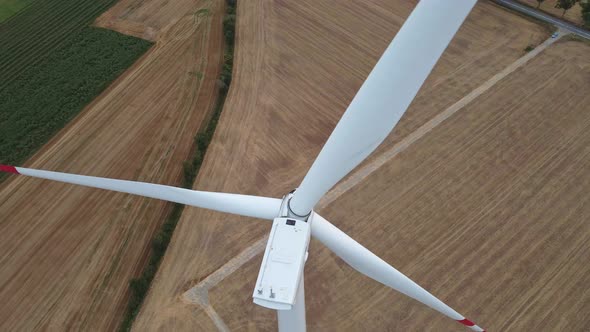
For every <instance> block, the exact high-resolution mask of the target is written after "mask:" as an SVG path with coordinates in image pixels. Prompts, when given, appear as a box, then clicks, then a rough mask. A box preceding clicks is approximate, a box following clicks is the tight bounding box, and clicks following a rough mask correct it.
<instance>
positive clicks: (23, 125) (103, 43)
mask: <svg viewBox="0 0 590 332" xmlns="http://www.w3.org/2000/svg"><path fill="white" fill-rule="evenodd" d="M150 46H151V43H149V42H147V41H145V40H142V39H138V38H134V37H129V36H125V35H121V34H119V33H117V32H114V31H110V30H106V29H99V28H92V27H85V28H82V29H81V30H80V31H79V32H78V33H77V34H76V36H75V37H74V38H70V39H68V40H67V42H66V43H65V44H63V45H62V46H60V47H59V48H57V49H56V50H54V51H53V52H51V53H50V54H48V55H47V56H46V57H44V58H43V59H42V60H41V61H39V62H37V63H36V64H35V65H32V66H31V67H29V68H27V69H26V70H24V71H23V72H22V73H21V74H20V75H18V76H17V77H16V78H15V79H14V80H13V81H12V83H11V84H10V85H8V86H6V87H5V88H4V89H1V90H0V163H9V164H15V163H16V164H19V163H21V162H23V161H24V160H25V159H26V158H27V157H29V156H30V155H31V154H32V153H33V152H34V151H36V150H37V149H38V148H40V147H41V146H42V145H43V144H45V142H47V140H49V139H50V138H51V137H52V136H53V135H54V134H55V133H56V132H57V131H58V130H60V129H61V128H63V126H65V125H66V124H67V123H68V122H69V121H70V120H71V119H72V118H73V117H74V116H75V115H76V114H78V113H79V112H80V111H81V110H82V109H83V108H84V106H86V104H88V103H89V102H90V101H92V100H93V99H94V98H95V97H96V96H97V95H98V94H100V92H101V91H103V90H104V89H105V88H106V87H107V86H108V84H109V83H110V82H112V81H113V80H114V79H116V78H117V76H119V75H120V74H121V73H122V72H123V71H124V70H125V69H126V68H127V67H129V66H131V64H133V62H134V61H135V60H136V59H137V58H138V57H139V56H140V55H141V54H143V53H144V52H145V51H146V50H147V49H148V48H149V47H150Z"/></svg>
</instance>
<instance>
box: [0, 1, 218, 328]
mask: <svg viewBox="0 0 590 332" xmlns="http://www.w3.org/2000/svg"><path fill="white" fill-rule="evenodd" d="M192 5H193V7H192V9H194V10H198V9H200V8H210V13H211V15H208V16H202V17H199V18H197V19H195V18H193V15H192V14H191V13H190V12H186V11H185V12H181V11H177V12H176V15H177V16H176V17H174V18H170V21H171V22H172V23H170V24H171V25H170V26H166V27H165V28H166V31H169V34H162V35H161V36H160V38H159V40H158V42H157V44H156V45H155V46H154V47H153V48H152V49H151V50H150V51H149V52H148V53H147V54H146V55H144V56H143V57H142V58H141V60H140V61H138V62H137V63H136V64H135V65H134V66H133V67H132V68H130V69H129V70H128V71H127V72H126V73H125V74H124V75H123V76H122V77H120V78H119V79H118V80H117V81H116V82H115V83H114V84H113V85H111V86H110V87H109V89H107V91H105V92H104V93H103V94H102V95H101V96H100V97H99V98H98V99H96V100H95V101H94V102H93V103H92V104H91V105H90V106H89V107H88V108H87V109H86V110H85V111H83V112H82V114H81V115H79V116H78V117H77V118H76V119H74V121H73V122H72V123H70V124H69V125H68V126H67V127H66V128H65V129H64V130H62V131H61V132H60V133H59V134H58V135H57V136H56V137H55V138H54V139H53V140H52V141H51V142H50V143H49V144H47V145H46V146H45V147H44V148H43V149H42V150H41V151H40V152H39V153H37V154H36V155H35V156H34V157H33V158H32V159H31V160H30V161H28V162H27V163H26V164H25V166H26V167H32V168H42V169H48V170H56V171H64V172H72V173H79V174H87V175H94V176H105V177H113V178H122V179H129V180H138V181H147V182H154V183H162V184H173V185H178V184H179V182H180V179H181V174H182V162H183V161H184V160H185V159H186V158H187V157H188V152H189V149H190V147H191V145H192V142H193V137H194V135H195V133H196V132H197V129H198V128H199V127H200V126H201V124H202V123H203V120H204V119H206V117H207V115H208V114H209V113H210V111H212V109H213V104H214V102H215V100H216V94H217V93H216V92H217V88H216V80H217V77H218V75H219V71H220V65H221V62H222V60H223V57H222V48H223V35H222V31H221V28H222V14H223V1H221V0H219V1H213V2H211V1H206V0H203V1H193V2H192ZM146 15H147V14H146ZM151 15H153V16H157V15H159V12H158V11H157V10H154V11H153V12H152V13H151ZM169 207H170V206H169V204H166V203H164V202H160V201H156V200H150V199H144V198H138V197H134V196H130V195H124V194H117V193H111V192H106V191H101V190H95V189H88V188H81V187H75V186H70V185H66V184H60V183H54V182H49V181H41V180H38V179H32V178H26V177H18V178H17V177H13V178H9V179H8V180H6V181H5V182H4V183H3V184H2V185H0V230H1V232H0V252H1V253H2V254H1V255H0V265H1V266H2V269H1V270H0V300H1V301H2V303H3V305H2V306H1V307H0V330H3V331H29V330H67V329H73V330H109V331H112V330H115V329H116V328H117V327H118V325H119V323H120V320H121V317H122V315H123V314H124V313H125V307H126V302H127V294H128V281H129V279H131V278H132V277H134V276H136V275H137V274H138V273H139V271H140V269H141V268H142V267H143V261H144V260H145V258H146V257H147V254H148V253H149V250H150V240H151V236H152V234H153V232H154V230H155V229H156V228H157V227H158V226H159V225H160V223H161V222H162V221H163V219H164V217H165V215H166V212H167V211H168V210H169Z"/></svg>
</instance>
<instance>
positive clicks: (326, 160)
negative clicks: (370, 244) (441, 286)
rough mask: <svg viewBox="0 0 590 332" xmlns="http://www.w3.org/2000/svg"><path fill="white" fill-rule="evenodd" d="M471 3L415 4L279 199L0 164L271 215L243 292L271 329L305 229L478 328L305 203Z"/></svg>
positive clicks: (298, 285) (284, 324)
mask: <svg viewBox="0 0 590 332" xmlns="http://www.w3.org/2000/svg"><path fill="white" fill-rule="evenodd" d="M475 2H476V0H456V1H448V0H422V1H420V2H419V3H418V5H417V6H416V8H415V9H414V10H413V12H412V13H411V15H410V16H409V17H408V19H407V20H406V22H405V23H404V25H403V26H402V28H401V29H400V31H399V32H398V33H397V35H396V36H395V38H394V39H393V41H392V42H391V44H390V45H389V47H388V48H387V49H386V50H385V52H384V54H383V55H382V57H381V58H380V59H379V61H378V62H377V64H376V65H375V67H374V68H373V70H372V71H371V73H370V74H369V76H368V77H367V79H366V81H365V82H364V83H363V85H362V86H361V88H360V90H359V91H358V93H357V94H356V96H355V97H354V99H353V100H352V102H351V104H350V105H349V107H348V109H347V110H346V112H345V113H344V115H343V116H342V119H341V120H340V122H339V123H338V124H337V126H336V128H335V129H334V131H333V132H332V134H331V135H330V137H329V139H328V141H327V142H326V144H325V145H324V147H323V148H322V150H321V151H320V154H319V155H318V157H317V159H316V160H315V161H314V163H313V165H312V166H311V168H310V170H309V172H308V173H307V175H306V176H305V178H304V179H303V182H302V183H301V185H300V186H299V188H297V189H296V190H294V191H292V192H291V193H289V194H287V195H285V196H284V197H283V198H282V199H276V198H267V197H259V196H248V195H237V194H227V193H217V192H205V191H195V190H189V189H183V188H176V187H171V186H165V185H159V184H151V183H144V182H134V181H124V180H115V179H107V178H99V177H92V176H83V175H75V174H67V173H58V172H50V171H43V170H35V169H29V168H23V167H14V166H6V165H0V171H4V172H10V173H15V174H22V175H26V176H32V177H37V178H42V179H48V180H55V181H60V182H66V183H72V184H78V185H83V186H88V187H94V188H101V189H107V190H114V191H118V192H124V193H129V194H136V195H140V196H146V197H151V198H157V199H162V200H166V201H170V202H176V203H181V204H186V205H191V206H196V207H200V208H205V209H212V210H216V211H221V212H227V213H233V214H238V215H243V216H249V217H255V218H262V219H270V220H273V226H272V228H271V233H270V236H269V240H268V243H267V246H266V251H265V254H264V257H263V260H262V266H261V268H260V272H259V275H258V279H257V281H256V285H255V287H254V291H253V300H254V302H255V303H256V304H259V305H262V306H264V307H267V308H271V309H275V310H277V313H278V323H279V331H281V332H291V331H293V332H295V331H305V329H306V324H305V296H304V281H303V267H304V264H305V261H306V260H307V253H308V246H309V240H310V236H313V237H315V238H316V239H318V240H319V241H320V242H322V243H323V244H324V245H325V246H326V247H328V248H329V249H331V250H332V251H333V252H334V253H335V254H336V255H338V256H339V257H340V258H342V259H343V260H344V261H345V262H347V263H348V264H349V265H350V266H351V267H353V268H354V269H356V270H357V271H359V272H361V273H362V274H364V275H366V276H368V277H370V278H372V279H374V280H376V281H378V282H380V283H382V284H384V285H386V286H389V287H391V288H393V289H395V290H397V291H399V292H401V293H403V294H405V295H407V296H409V297H411V298H413V299H415V300H417V301H420V302H422V303H424V304H426V305H427V306H429V307H431V308H432V309H434V310H436V311H438V312H440V313H442V314H443V315H446V316H448V317H450V318H451V319H454V320H456V321H458V322H459V323H462V324H463V325H466V326H468V327H469V328H470V329H471V330H473V331H484V330H483V329H482V328H480V327H479V326H477V325H475V324H474V323H473V322H471V321H470V320H468V319H466V318H465V317H464V316H462V315H461V314H459V313H458V312H457V311H455V310H453V309H452V308H451V307H449V306H447V305H446V304H445V303H443V302H442V301H440V300H439V299H437V298H436V297H435V296H433V295H432V294H430V293H429V292H427V291H426V290H424V289H423V288H422V287H420V286H419V285H417V284H416V283H415V282H413V281H412V280H410V279H409V278H408V277H406V276H405V275H403V274H402V273H401V272H399V271H398V270H396V269H395V268H394V267H392V266H391V265H389V264H388V263H387V262H385V261H383V260H382V259H380V258H379V257H378V256H376V255H375V254H373V253H372V252H370V251H369V250H368V249H366V248H365V247H363V246H362V245H361V244H359V243H358V242H356V241H355V240H353V239H352V238H350V237H349V236H348V235H346V234H345V233H344V232H342V231H341V230H340V229H338V228H337V227H336V226H334V225H332V224H331V223H330V222H328V221H327V220H326V219H324V218H323V217H322V216H320V215H319V214H317V213H315V212H314V211H313V207H314V206H315V205H316V203H317V202H318V201H319V200H320V198H321V197H322V196H323V195H324V194H325V193H326V192H327V191H328V190H329V189H330V188H331V187H332V186H334V185H335V184H336V183H337V182H338V181H339V180H340V179H342V178H343V177H344V176H346V174H348V173H349V172H350V171H351V170H352V169H353V168H355V167H356V166H357V165H358V164H360V163H361V162H362V161H363V160H364V159H365V158H366V157H367V156H368V155H369V154H370V153H371V152H373V151H374V150H375V149H376V148H377V146H378V145H380V144H381V143H382V142H383V140H384V139H385V138H386V137H387V135H389V133H390V132H391V130H392V129H393V127H394V126H395V125H396V124H397V122H398V121H399V119H400V118H401V117H402V115H403V114H404V112H405V111H406V109H407V108H408V106H409V105H410V103H411V101H412V100H413V99H414V97H415V95H416V93H417V92H418V90H419V89H420V87H421V86H422V84H423V83H424V81H425V80H426V78H427V76H428V75H429V74H430V72H431V70H432V68H433V67H434V65H435V64H436V62H437V61H438V59H439V57H440V56H441V54H442V52H443V51H444V50H445V49H446V47H447V45H448V44H449V42H450V41H451V39H452V38H453V36H454V35H455V33H456V32H457V30H458V29H459V27H460V26H461V24H462V23H463V21H464V20H465V18H466V17H467V15H468V14H469V12H470V11H471V9H472V8H473V6H474V4H475Z"/></svg>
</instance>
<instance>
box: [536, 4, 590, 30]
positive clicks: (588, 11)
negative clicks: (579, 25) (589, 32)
mask: <svg viewBox="0 0 590 332" xmlns="http://www.w3.org/2000/svg"><path fill="white" fill-rule="evenodd" d="M544 1H545V0H537V8H540V7H541V4H542V3H543V2H544ZM576 3H579V4H580V6H581V7H582V20H583V22H584V26H586V27H587V28H590V1H589V0H557V2H556V3H555V8H559V9H562V10H563V12H562V13H561V17H563V16H564V15H565V13H566V12H567V11H568V10H570V9H572V7H574V6H575V5H576Z"/></svg>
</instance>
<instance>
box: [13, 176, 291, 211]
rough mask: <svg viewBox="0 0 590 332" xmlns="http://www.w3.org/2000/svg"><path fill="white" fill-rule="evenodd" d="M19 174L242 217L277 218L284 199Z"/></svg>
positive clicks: (101, 179)
mask: <svg viewBox="0 0 590 332" xmlns="http://www.w3.org/2000/svg"><path fill="white" fill-rule="evenodd" d="M16 170H17V171H18V173H19V174H22V175H27V176H32V177H36V178H42V179H47V180H54V181H59V182H66V183H71V184H78V185H82V186H86V187H93V188H100V189H107V190H113V191H118V192H122V193H128V194H135V195H139V196H145V197H150V198H157V199H162V200H165V201H170V202H175V203H180V204H186V205H191V206H196V207H200V208H204V209H211V210H216V211H221V212H227V213H233V214H239V215H242V216H248V217H254V218H261V219H271V220H272V219H273V218H274V217H276V216H277V214H278V213H279V210H280V208H281V200H280V199H276V198H268V197H259V196H249V195H237V194H226V193H217V192H208V191H196V190H189V189H184V188H177V187H171V186H166V185H161V184H153V183H145V182H136V181H125V180H115V179H107V178H100V177H95V176H84V175H75V174H67V173H59V172H50V171H42V170H35V169H30V168H23V167H16Z"/></svg>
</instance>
